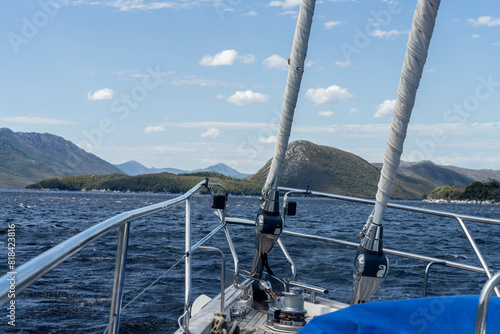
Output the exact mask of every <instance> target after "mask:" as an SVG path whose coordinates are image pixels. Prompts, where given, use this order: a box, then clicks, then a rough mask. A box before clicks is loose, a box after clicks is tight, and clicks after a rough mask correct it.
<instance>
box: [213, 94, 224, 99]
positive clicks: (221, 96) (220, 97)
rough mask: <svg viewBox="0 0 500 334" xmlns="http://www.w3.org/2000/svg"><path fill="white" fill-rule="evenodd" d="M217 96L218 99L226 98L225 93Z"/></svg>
mask: <svg viewBox="0 0 500 334" xmlns="http://www.w3.org/2000/svg"><path fill="white" fill-rule="evenodd" d="M215 98H216V99H218V100H224V99H225V98H226V95H224V94H219V95H217V96H216V97H215Z"/></svg>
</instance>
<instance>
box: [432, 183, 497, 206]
mask: <svg viewBox="0 0 500 334" xmlns="http://www.w3.org/2000/svg"><path fill="white" fill-rule="evenodd" d="M425 201H427V202H438V203H473V204H476V203H477V204H499V203H500V183H499V182H498V181H496V180H488V181H484V182H480V181H475V182H472V184H470V185H468V186H467V187H465V188H455V187H453V186H441V187H438V188H436V189H434V190H432V191H431V192H429V193H428V194H427V198H426V199H425Z"/></svg>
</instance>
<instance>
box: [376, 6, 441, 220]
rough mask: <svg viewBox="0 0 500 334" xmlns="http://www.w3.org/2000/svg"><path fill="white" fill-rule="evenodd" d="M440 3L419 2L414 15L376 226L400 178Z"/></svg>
mask: <svg viewBox="0 0 500 334" xmlns="http://www.w3.org/2000/svg"><path fill="white" fill-rule="evenodd" d="M440 2H441V0H418V2H417V8H416V9H415V14H414V16H413V24H412V27H411V31H410V36H409V37H408V46H407V50H406V55H405V60H404V63H403V69H402V71H401V79H400V81H399V87H398V97H397V100H396V107H395V109H394V117H393V119H392V124H391V131H390V133H389V136H388V138H387V146H386V148H385V153H384V164H383V165H382V170H381V172H380V180H379V183H378V191H377V195H376V203H375V210H374V214H373V223H374V224H377V225H380V224H381V222H382V216H383V214H384V209H385V207H386V205H387V201H388V200H389V196H390V195H391V193H392V187H393V185H394V181H395V179H396V172H397V170H398V167H399V162H400V160H401V154H402V153H403V143H404V140H405V138H406V132H407V129H408V122H409V121H410V116H411V112H412V110H413V105H414V104H415V97H416V94H417V89H418V86H419V83H420V78H421V77H422V72H423V70H424V65H425V61H426V59H427V53H428V51H429V44H430V41H431V37H432V32H433V30H434V25H435V23H436V16H437V12H438V9H439V4H440Z"/></svg>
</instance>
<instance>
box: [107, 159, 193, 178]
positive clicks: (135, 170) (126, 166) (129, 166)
mask: <svg viewBox="0 0 500 334" xmlns="http://www.w3.org/2000/svg"><path fill="white" fill-rule="evenodd" d="M115 166H116V167H117V168H119V169H121V170H122V171H124V172H125V173H126V174H128V175H131V176H134V175H142V174H158V173H171V174H183V173H188V172H189V171H187V170H182V169H177V168H154V167H153V168H148V167H146V166H144V165H142V164H140V163H139V162H137V161H134V160H130V161H127V162H124V163H122V164H118V165H115Z"/></svg>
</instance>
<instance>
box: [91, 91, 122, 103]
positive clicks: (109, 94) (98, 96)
mask: <svg viewBox="0 0 500 334" xmlns="http://www.w3.org/2000/svg"><path fill="white" fill-rule="evenodd" d="M115 95H116V93H115V92H114V91H113V90H112V89H110V88H103V89H99V90H97V91H95V92H94V93H87V99H89V100H90V101H97V100H112V99H113V98H114V97H115Z"/></svg>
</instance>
